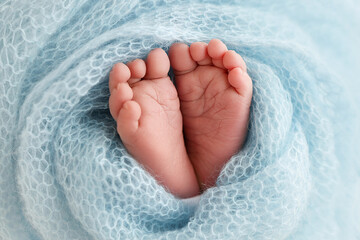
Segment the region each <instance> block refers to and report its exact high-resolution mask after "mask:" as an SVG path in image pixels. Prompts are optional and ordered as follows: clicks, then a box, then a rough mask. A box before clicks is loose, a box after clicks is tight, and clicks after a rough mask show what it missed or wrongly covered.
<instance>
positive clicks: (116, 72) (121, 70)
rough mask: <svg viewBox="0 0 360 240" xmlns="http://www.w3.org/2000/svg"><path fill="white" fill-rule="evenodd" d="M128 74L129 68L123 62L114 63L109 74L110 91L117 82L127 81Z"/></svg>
mask: <svg viewBox="0 0 360 240" xmlns="http://www.w3.org/2000/svg"><path fill="white" fill-rule="evenodd" d="M130 76H131V74H130V70H129V68H128V67H127V66H126V65H125V64H123V63H116V64H115V65H114V67H113V69H112V70H111V72H110V74H109V89H110V92H112V91H113V90H114V89H115V88H116V87H117V85H118V84H119V83H124V82H127V81H128V80H129V78H130Z"/></svg>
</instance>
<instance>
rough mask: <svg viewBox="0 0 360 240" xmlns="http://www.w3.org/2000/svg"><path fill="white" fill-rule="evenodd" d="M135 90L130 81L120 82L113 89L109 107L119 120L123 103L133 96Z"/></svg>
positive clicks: (114, 116)
mask: <svg viewBox="0 0 360 240" xmlns="http://www.w3.org/2000/svg"><path fill="white" fill-rule="evenodd" d="M133 95H134V93H133V90H132V89H131V87H130V86H129V84H128V83H119V84H118V85H117V87H116V88H114V89H113V91H112V92H111V95H110V98H109V108H110V113H111V116H112V117H113V118H114V119H115V120H117V117H118V115H119V111H120V109H121V107H122V106H123V104H124V103H125V102H127V101H129V100H131V99H132V98H133Z"/></svg>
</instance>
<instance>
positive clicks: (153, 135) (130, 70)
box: [109, 49, 199, 198]
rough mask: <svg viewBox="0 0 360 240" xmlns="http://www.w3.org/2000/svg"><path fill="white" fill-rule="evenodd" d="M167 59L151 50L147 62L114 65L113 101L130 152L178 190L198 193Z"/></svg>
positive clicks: (182, 194) (159, 51)
mask: <svg viewBox="0 0 360 240" xmlns="http://www.w3.org/2000/svg"><path fill="white" fill-rule="evenodd" d="M169 68H170V62H169V58H168V56H167V55H166V53H165V52H164V51H163V50H162V49H155V50H153V51H151V52H150V53H149V55H148V57H147V60H146V63H145V62H144V61H143V60H141V59H136V60H134V61H132V62H130V63H128V64H127V65H125V64H123V63H118V64H115V65H114V67H113V69H112V71H111V72H110V76H109V88H110V92H111V95H110V98H109V106H110V112H111V115H112V116H113V118H114V119H115V120H116V122H117V131H118V133H119V135H120V137H121V139H122V142H123V143H124V145H125V147H126V149H127V150H128V152H129V153H130V154H131V155H132V156H133V157H134V158H135V159H136V160H137V161H139V162H140V163H141V164H142V165H143V166H144V167H145V168H146V169H147V170H148V171H149V172H150V173H151V174H152V175H153V176H154V177H155V178H156V179H157V180H158V181H159V182H160V183H162V184H163V185H164V186H165V187H166V188H168V190H169V191H170V192H171V193H173V194H174V195H176V196H178V197H182V198H186V197H191V196H194V195H197V194H198V192H199V186H198V182H197V179H196V175H195V172H194V169H193V167H192V164H191V162H190V160H189V158H188V156H187V153H186V149H185V144H184V137H183V128H182V126H183V123H182V116H181V112H180V104H179V98H178V95H177V91H176V89H175V86H174V85H173V83H172V82H171V80H170V78H169V77H168V71H169Z"/></svg>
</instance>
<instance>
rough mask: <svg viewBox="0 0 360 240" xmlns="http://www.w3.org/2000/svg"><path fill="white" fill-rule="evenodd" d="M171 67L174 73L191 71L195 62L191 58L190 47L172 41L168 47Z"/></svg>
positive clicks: (194, 66) (195, 65)
mask: <svg viewBox="0 0 360 240" xmlns="http://www.w3.org/2000/svg"><path fill="white" fill-rule="evenodd" d="M169 58H170V63H171V67H172V68H173V69H174V72H175V74H176V75H180V74H185V73H188V72H191V71H193V70H194V69H195V68H196V67H197V64H196V62H195V61H194V60H193V59H192V58H191V54H190V48H189V46H188V45H186V44H184V43H174V44H173V45H171V47H170V49H169Z"/></svg>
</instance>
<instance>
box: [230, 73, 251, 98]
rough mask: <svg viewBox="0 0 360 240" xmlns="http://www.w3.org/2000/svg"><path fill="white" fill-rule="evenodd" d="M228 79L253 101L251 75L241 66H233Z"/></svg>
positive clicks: (240, 92)
mask: <svg viewBox="0 0 360 240" xmlns="http://www.w3.org/2000/svg"><path fill="white" fill-rule="evenodd" d="M228 81H229V83H230V85H231V86H232V87H234V88H235V90H236V92H237V93H238V94H239V95H241V96H243V97H245V98H247V99H249V102H250V101H251V95H252V81H251V78H250V76H249V75H248V74H247V73H246V72H244V70H242V69H241V68H240V67H236V68H233V69H232V70H230V71H229V74H228Z"/></svg>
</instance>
